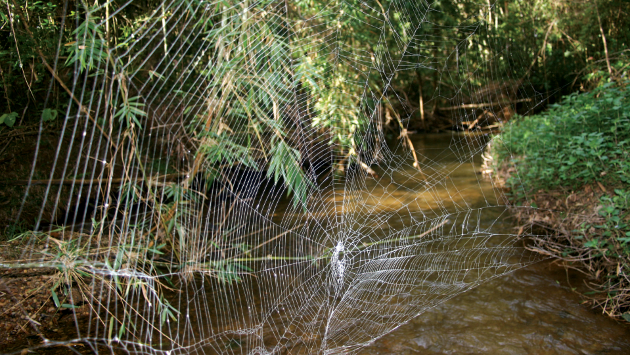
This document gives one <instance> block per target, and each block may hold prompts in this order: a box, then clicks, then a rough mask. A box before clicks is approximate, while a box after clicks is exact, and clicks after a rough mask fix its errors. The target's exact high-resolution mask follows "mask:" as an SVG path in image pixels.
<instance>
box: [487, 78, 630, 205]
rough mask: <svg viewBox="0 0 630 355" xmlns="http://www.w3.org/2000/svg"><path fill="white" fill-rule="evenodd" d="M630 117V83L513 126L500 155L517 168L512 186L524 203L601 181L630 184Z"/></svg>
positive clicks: (569, 99) (499, 142)
mask: <svg viewBox="0 0 630 355" xmlns="http://www.w3.org/2000/svg"><path fill="white" fill-rule="evenodd" d="M629 115H630V100H628V88H627V82H624V83H621V84H617V83H615V82H610V83H606V84H605V85H602V86H600V87H598V88H597V89H595V90H593V91H591V92H589V93H584V94H578V93H575V94H571V95H569V96H566V97H565V98H564V99H563V100H562V102H561V103H560V104H554V105H551V107H550V109H549V110H547V111H545V112H542V113H540V114H538V115H534V116H527V117H518V118H517V119H515V120H513V121H511V122H510V123H509V124H507V125H505V126H504V127H503V132H502V133H501V134H500V135H499V136H497V138H495V143H494V147H493V148H494V152H495V154H496V157H497V159H498V160H499V161H506V160H509V162H510V164H513V166H514V168H515V173H514V174H512V175H511V177H510V178H509V179H508V181H507V183H508V185H509V186H510V187H511V188H512V189H513V190H515V191H518V193H519V194H521V197H524V196H525V195H526V194H531V193H533V192H536V191H538V190H540V189H554V188H558V187H562V188H567V189H577V188H579V187H581V186H582V185H585V184H589V183H593V182H596V181H599V182H600V183H602V184H604V185H605V186H617V185H619V184H622V183H623V184H630V155H629V154H630V116H629Z"/></svg>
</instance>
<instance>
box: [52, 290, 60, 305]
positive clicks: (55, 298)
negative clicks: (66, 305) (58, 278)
mask: <svg viewBox="0 0 630 355" xmlns="http://www.w3.org/2000/svg"><path fill="white" fill-rule="evenodd" d="M50 293H52V299H53V302H54V303H55V306H56V307H57V308H60V307H61V302H59V297H57V292H55V290H50Z"/></svg>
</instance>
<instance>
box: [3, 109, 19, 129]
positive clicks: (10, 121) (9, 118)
mask: <svg viewBox="0 0 630 355" xmlns="http://www.w3.org/2000/svg"><path fill="white" fill-rule="evenodd" d="M17 117H18V114H17V112H11V113H5V114H4V115H2V116H0V124H3V123H4V124H5V125H7V126H9V127H13V125H14V124H15V120H16V119H17Z"/></svg>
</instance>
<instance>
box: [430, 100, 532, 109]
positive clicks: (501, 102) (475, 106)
mask: <svg viewBox="0 0 630 355" xmlns="http://www.w3.org/2000/svg"><path fill="white" fill-rule="evenodd" d="M531 101H532V99H531V98H527V99H519V100H512V101H499V102H488V103H481V104H465V105H459V106H451V107H440V108H439V110H440V111H453V110H459V109H463V108H484V107H495V106H501V105H511V104H517V103H520V102H531Z"/></svg>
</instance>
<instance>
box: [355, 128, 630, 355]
mask: <svg viewBox="0 0 630 355" xmlns="http://www.w3.org/2000/svg"><path fill="white" fill-rule="evenodd" d="M413 141H414V145H415V146H416V149H417V150H418V152H419V153H421V154H422V155H423V156H425V157H426V158H427V159H429V160H430V161H429V164H433V165H434V166H435V169H436V170H437V171H440V170H441V171H451V173H450V174H449V178H450V180H451V183H452V187H451V188H450V189H453V187H455V188H456V189H455V191H456V193H455V194H453V193H452V191H450V192H449V191H446V190H448V189H444V190H445V191H443V193H449V194H450V196H455V197H454V198H453V200H456V199H457V198H458V197H459V198H461V199H463V200H466V201H467V203H468V204H470V205H471V206H475V205H477V206H482V205H484V204H487V203H490V204H495V203H496V198H497V197H498V198H500V196H499V195H497V194H495V191H494V190H495V189H494V188H493V186H492V183H491V182H490V181H488V180H487V179H485V178H483V177H481V176H480V175H479V173H478V172H479V170H480V165H481V158H480V154H478V152H472V153H477V154H475V155H474V158H473V159H472V160H471V161H468V162H466V161H463V159H462V160H461V161H462V163H459V162H458V156H460V154H461V153H463V151H462V149H464V150H465V149H469V148H470V147H475V146H478V145H479V144H482V143H483V142H484V137H482V136H473V137H464V136H460V135H453V136H450V135H448V134H441V135H427V136H413ZM466 142H468V143H466ZM431 161H432V162H431ZM460 164H461V165H460ZM495 212H496V211H495ZM484 217H485V218H486V219H487V221H486V222H487V223H492V222H495V227H496V229H495V230H498V231H500V230H504V231H505V232H506V233H514V224H513V223H514V221H512V220H511V219H510V218H502V217H498V219H497V215H496V213H494V214H489V215H486V216H484ZM586 282H588V280H586V279H585V278H584V277H582V275H581V274H580V273H579V272H576V271H566V270H565V269H564V268H563V267H561V266H558V265H557V264H555V263H553V262H552V261H551V260H543V261H541V262H538V263H535V264H533V265H530V266H528V267H525V268H522V269H520V270H517V271H515V272H512V273H509V274H507V275H505V276H502V277H500V278H497V279H494V280H491V281H489V282H486V283H484V284H482V285H480V286H478V287H476V288H474V289H472V290H470V291H468V292H465V293H463V294H461V295H459V296H457V297H455V298H453V299H451V300H449V301H447V302H445V303H442V304H440V305H438V306H436V307H434V308H432V309H429V310H427V311H425V312H424V313H422V314H421V315H420V316H418V317H416V318H414V319H413V320H412V321H411V322H409V323H408V324H405V325H403V326H401V327H400V328H398V329H396V330H394V331H393V332H391V333H389V334H387V335H385V336H384V337H382V338H380V339H378V340H377V341H376V342H374V343H373V344H372V345H370V346H368V347H367V348H365V349H363V350H362V351H360V352H359V353H360V354H363V355H368V354H630V327H629V326H628V324H625V323H620V322H617V321H615V320H612V319H611V318H609V317H607V316H605V315H602V314H601V311H598V310H595V309H592V308H591V307H589V306H588V305H585V304H583V303H584V301H585V299H584V298H583V297H581V296H580V292H587V291H589V290H588V288H587V287H586V286H585V283H586Z"/></svg>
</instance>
